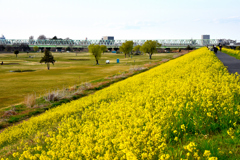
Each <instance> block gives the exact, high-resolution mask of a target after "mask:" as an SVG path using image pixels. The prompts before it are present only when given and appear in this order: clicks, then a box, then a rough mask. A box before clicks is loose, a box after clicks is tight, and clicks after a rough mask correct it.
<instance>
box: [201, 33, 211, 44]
mask: <svg viewBox="0 0 240 160" xmlns="http://www.w3.org/2000/svg"><path fill="white" fill-rule="evenodd" d="M201 39H202V45H204V46H206V45H209V44H210V35H202V36H201Z"/></svg>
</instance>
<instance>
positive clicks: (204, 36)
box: [201, 35, 210, 39]
mask: <svg viewBox="0 0 240 160" xmlns="http://www.w3.org/2000/svg"><path fill="white" fill-rule="evenodd" d="M201 39H210V35H202V37H201Z"/></svg>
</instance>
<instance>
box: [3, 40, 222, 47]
mask: <svg viewBox="0 0 240 160" xmlns="http://www.w3.org/2000/svg"><path fill="white" fill-rule="evenodd" d="M126 41H127V40H51V39H46V40H28V39H0V45H17V44H28V45H31V46H32V45H36V46H40V45H44V46H46V45H49V46H54V45H55V46H88V45H90V44H99V45H106V46H121V45H122V43H124V42H126ZM131 41H133V43H134V46H135V45H143V44H144V43H145V42H146V41H147V40H131ZM155 41H157V42H158V43H160V44H162V46H187V45H192V46H206V45H216V44H218V43H219V40H218V39H209V40H207V39H155Z"/></svg>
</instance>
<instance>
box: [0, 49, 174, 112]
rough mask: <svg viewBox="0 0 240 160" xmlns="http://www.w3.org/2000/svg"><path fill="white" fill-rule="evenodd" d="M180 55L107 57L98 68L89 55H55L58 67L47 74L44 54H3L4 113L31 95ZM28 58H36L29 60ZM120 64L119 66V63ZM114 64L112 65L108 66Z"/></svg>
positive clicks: (0, 88) (0, 94)
mask: <svg viewBox="0 0 240 160" xmlns="http://www.w3.org/2000/svg"><path fill="white" fill-rule="evenodd" d="M173 55H176V53H158V54H154V55H153V56H152V60H149V58H148V55H137V56H132V58H131V57H128V58H124V54H115V53H105V54H103V55H102V58H101V60H100V61H99V64H100V65H95V59H94V58H92V57H91V56H90V54H89V53H86V52H85V53H84V52H83V53H78V55H77V56H76V54H75V53H53V56H54V58H55V60H56V63H55V65H52V64H51V66H50V70H47V65H46V64H41V63H39V61H40V58H41V57H42V56H43V53H29V55H27V53H20V54H19V55H18V58H16V56H15V55H14V54H13V53H2V54H0V62H2V61H3V63H4V65H0V82H1V83H0V109H2V108H5V107H7V106H10V105H13V104H17V103H20V102H22V101H23V100H24V97H25V96H27V95H29V94H36V95H37V96H40V95H43V94H46V93H48V92H49V91H52V90H56V89H63V88H66V87H69V86H73V85H76V84H80V83H82V82H88V81H93V80H97V79H100V78H104V77H107V76H111V75H114V74H118V73H119V72H124V71H128V70H129V69H130V68H131V67H133V66H135V65H139V66H142V65H144V64H146V63H152V62H156V61H160V60H162V59H167V58H172V57H173ZM28 56H33V58H29V57H28ZM117 58H119V59H120V63H119V64H118V63H116V59H117ZM106 60H110V64H105V62H106ZM14 70H34V71H33V72H11V71H14Z"/></svg>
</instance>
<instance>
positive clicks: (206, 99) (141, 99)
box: [0, 48, 240, 160]
mask: <svg viewBox="0 0 240 160" xmlns="http://www.w3.org/2000/svg"><path fill="white" fill-rule="evenodd" d="M239 86H240V82H239V76H236V75H234V74H229V73H228V71H227V69H226V67H225V66H224V65H223V64H222V63H221V62H220V61H219V59H218V58H217V57H216V56H215V55H214V54H213V53H212V52H210V51H208V50H207V49H206V48H202V49H199V50H197V51H194V52H192V53H190V54H187V55H185V56H183V57H180V58H178V59H175V60H172V61H170V62H167V63H165V64H162V65H160V66H158V67H156V68H154V69H151V70H149V71H147V72H144V73H142V74H139V75H136V76H133V77H131V78H128V79H126V80H123V81H121V82H118V83H115V84H114V85H111V86H110V87H108V88H106V89H103V90H101V91H98V92H96V93H95V94H93V95H89V96H87V97H84V98H81V99H79V100H76V101H73V102H71V103H68V104H64V105H61V106H59V107H57V108H54V109H52V110H49V111H48V112H46V113H44V114H42V115H40V116H38V117H34V118H31V119H30V120H28V121H25V122H23V123H21V124H19V125H17V126H13V127H10V128H8V129H7V130H5V131H4V132H2V133H1V134H0V148H2V149H1V150H0V155H2V157H8V158H10V159H19V158H20V159H21V158H22V159H23V158H29V159H31V158H32V159H38V158H40V159H61V158H67V159H95V158H98V159H181V158H183V159H204V160H205V159H210V160H213V159H222V160H226V159H234V160H235V159H239V158H240V154H239V152H240V147H239V144H240V118H239V113H240V101H239V98H240V94H239V93H240V87H239Z"/></svg>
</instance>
